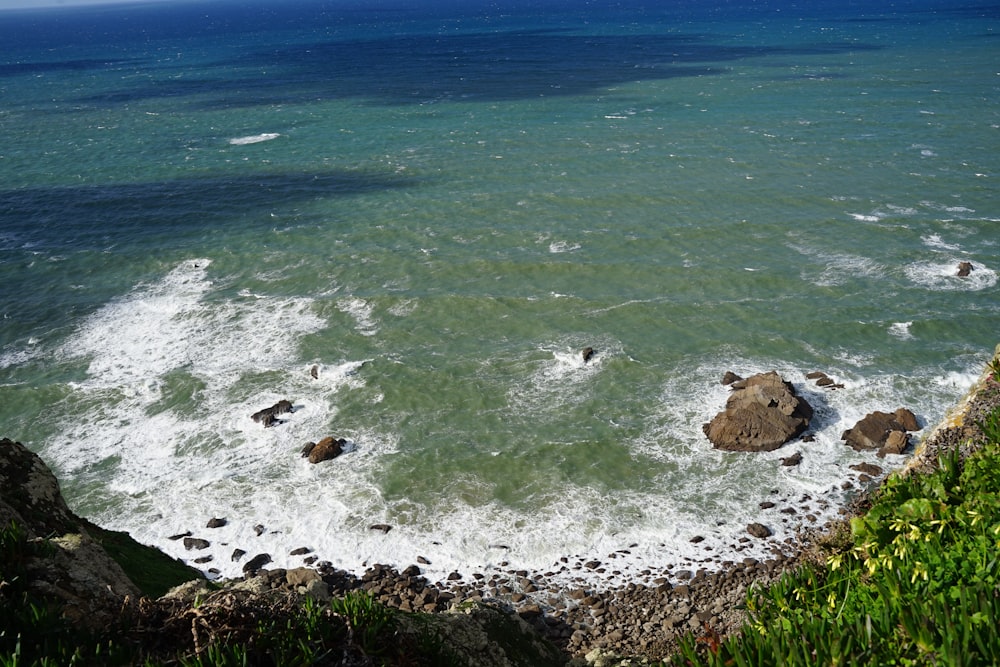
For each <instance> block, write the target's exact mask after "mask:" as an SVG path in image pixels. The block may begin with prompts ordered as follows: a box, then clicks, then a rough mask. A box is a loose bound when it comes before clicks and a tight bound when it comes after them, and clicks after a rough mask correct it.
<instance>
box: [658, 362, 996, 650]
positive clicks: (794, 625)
mask: <svg viewBox="0 0 1000 667" xmlns="http://www.w3.org/2000/svg"><path fill="white" fill-rule="evenodd" d="M995 371H996V373H997V377H995V378H994V379H995V380H996V379H1000V368H997V369H995ZM979 427H980V429H981V430H982V432H983V433H984V435H985V444H984V445H983V446H982V447H981V448H980V449H979V450H978V451H976V452H975V453H973V454H972V455H970V456H969V458H968V459H966V460H965V461H961V460H960V458H959V455H958V453H957V452H952V453H950V454H948V455H947V456H946V457H943V458H942V459H941V460H940V461H939V467H938V470H937V471H936V472H935V473H933V474H928V475H909V476H894V477H892V478H890V479H889V480H888V481H887V482H886V483H885V484H884V485H883V486H882V488H881V489H880V490H879V492H878V493H877V494H876V496H875V497H874V499H873V505H872V507H871V509H870V510H869V511H868V512H867V514H866V515H865V516H863V517H857V518H855V519H853V520H852V521H851V524H850V531H849V534H848V531H847V530H845V531H844V534H843V535H842V539H841V540H840V544H839V545H837V546H834V547H832V548H831V551H830V552H829V553H828V554H827V557H826V559H825V561H824V562H820V563H814V564H810V565H805V566H803V567H801V568H800V569H798V570H796V571H795V572H793V573H790V574H788V575H786V576H785V577H784V578H783V579H782V580H781V581H780V582H779V583H778V584H777V585H774V586H772V587H771V588H769V589H767V590H757V591H753V592H751V594H750V595H749V597H748V602H747V604H748V610H749V615H750V620H749V621H748V623H747V624H746V625H745V626H744V628H743V631H742V633H741V634H740V635H738V636H735V637H732V638H729V639H727V640H725V641H721V640H719V639H718V638H717V637H714V636H707V637H700V638H695V637H687V638H685V640H684V641H683V643H682V649H681V651H680V653H679V654H678V655H677V656H675V657H674V658H673V659H672V660H671V661H670V662H668V663H667V664H671V665H685V666H694V665H710V666H713V667H715V666H720V667H721V666H724V665H725V666H730V665H732V666H749V665H855V664H858V665H862V664H864V665H956V666H959V665H960V666H963V667H967V666H971V665H997V664H1000V634H998V633H997V631H996V629H997V628H998V627H1000V408H998V409H994V410H993V412H991V413H990V414H989V415H988V416H987V417H986V419H984V420H983V421H982V422H980V423H979ZM834 541H835V540H834ZM828 546H829V545H828Z"/></svg>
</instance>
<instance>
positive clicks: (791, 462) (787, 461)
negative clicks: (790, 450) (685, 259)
mask: <svg viewBox="0 0 1000 667" xmlns="http://www.w3.org/2000/svg"><path fill="white" fill-rule="evenodd" d="M800 463H802V452H795V453H794V454H792V455H791V456H786V457H785V458H783V459H781V465H783V466H785V467H791V466H797V465H798V464H800Z"/></svg>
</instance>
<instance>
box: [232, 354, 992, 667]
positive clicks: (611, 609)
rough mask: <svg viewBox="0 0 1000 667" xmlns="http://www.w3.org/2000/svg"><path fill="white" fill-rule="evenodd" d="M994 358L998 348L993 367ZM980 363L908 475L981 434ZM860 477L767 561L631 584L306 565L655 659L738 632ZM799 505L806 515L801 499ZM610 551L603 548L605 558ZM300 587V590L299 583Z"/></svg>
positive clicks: (278, 583)
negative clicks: (434, 578)
mask: <svg viewBox="0 0 1000 667" xmlns="http://www.w3.org/2000/svg"><path fill="white" fill-rule="evenodd" d="M998 362H1000V346H998V348H997V350H996V352H995V354H994V357H993V360H992V361H991V364H994V363H998ZM990 375H991V369H990V367H989V366H987V368H986V370H985V371H984V372H983V374H982V376H981V378H980V379H979V381H978V382H977V383H976V384H975V386H974V387H973V388H972V389H971V390H970V391H969V392H968V394H967V395H966V397H965V398H964V399H963V400H962V401H961V402H960V404H959V405H958V406H957V407H956V408H955V409H954V410H952V411H951V412H950V413H949V414H948V416H947V417H946V418H945V420H944V421H943V422H942V423H941V424H940V425H938V426H937V427H936V428H934V429H932V430H931V431H929V432H928V433H927V434H926V436H925V437H924V438H923V440H922V441H921V442H920V443H919V444H918V445H917V447H916V449H915V452H914V454H913V455H912V457H911V459H910V462H909V463H908V464H907V466H906V467H905V468H904V471H903V472H904V473H906V472H920V471H921V470H928V469H931V468H933V467H934V466H935V465H936V461H937V457H938V456H939V455H940V454H942V453H943V452H945V451H950V450H955V449H958V450H959V451H960V453H961V454H962V455H963V456H964V455H967V454H968V453H969V452H970V451H972V449H974V447H975V444H974V443H975V442H976V441H977V440H980V439H981V436H982V433H981V431H979V428H978V426H977V422H978V421H979V420H981V419H982V418H983V417H984V416H985V415H986V414H987V413H988V412H989V411H991V410H992V409H994V408H995V407H997V406H1000V387H998V386H997V385H996V383H995V382H992V381H990V379H989V378H990ZM853 468H854V470H855V471H856V473H857V475H858V486H859V489H860V490H859V493H858V496H857V497H856V498H855V500H854V502H853V503H852V504H851V506H849V507H846V508H843V509H842V510H841V513H842V514H843V518H842V519H841V520H839V521H836V522H832V523H831V524H827V525H822V526H814V527H805V528H803V529H802V530H800V531H799V533H798V535H797V537H796V538H795V539H794V540H788V541H786V542H785V543H781V544H780V545H774V547H773V549H774V551H775V555H774V557H773V558H770V559H767V560H758V559H754V558H747V559H744V560H742V561H740V562H731V561H724V562H722V563H719V564H718V565H721V569H718V570H717V571H709V570H708V569H697V570H672V571H669V572H664V573H663V574H662V576H656V573H651V572H649V571H645V572H643V574H645V575H646V576H647V579H648V578H649V577H652V579H651V581H650V583H629V584H627V585H624V586H619V587H615V588H611V589H609V590H596V589H595V588H593V587H590V586H587V585H586V584H585V583H584V582H585V578H583V577H581V578H580V579H579V580H578V585H576V586H573V585H570V586H566V585H565V584H562V583H558V584H557V583H553V582H552V581H551V577H552V576H553V574H554V573H552V572H548V573H542V572H528V571H525V570H502V571H500V572H497V573H494V574H492V575H491V576H489V577H487V576H486V575H483V574H476V575H473V576H472V577H471V578H470V579H471V581H466V580H465V578H463V577H462V576H461V575H459V574H458V573H455V574H453V575H451V577H450V578H449V580H448V581H445V582H431V581H428V580H427V579H426V578H425V577H424V576H423V575H422V573H421V569H420V567H419V565H412V566H410V567H407V568H405V569H403V570H402V571H398V570H397V569H394V568H392V567H390V566H387V565H374V566H372V567H371V568H369V569H368V570H367V571H366V572H365V573H364V574H363V575H362V576H360V577H356V576H354V575H352V574H349V573H346V572H343V571H339V570H336V569H334V568H331V567H329V565H327V564H323V563H319V564H315V565H314V566H313V567H314V568H315V569H314V571H315V573H316V576H317V577H318V578H319V579H320V580H322V582H323V583H324V584H325V586H326V587H328V588H329V591H330V592H331V593H332V594H334V595H338V594H343V593H344V592H346V591H348V590H354V589H363V590H366V591H368V592H369V593H371V594H372V595H373V596H375V597H376V598H377V599H378V600H380V601H381V602H383V603H384V604H386V605H389V606H392V607H396V608H399V609H402V610H404V611H422V612H428V613H440V612H444V611H446V610H448V609H450V608H453V607H454V606H455V605H457V604H461V603H463V602H465V603H486V604H491V605H498V606H500V607H502V608H505V609H507V610H509V611H510V612H512V613H516V614H517V615H518V616H520V618H522V619H523V620H525V621H526V622H528V623H529V624H531V625H532V626H533V627H534V628H535V629H536V630H537V631H539V632H540V633H541V634H542V635H543V636H545V637H547V638H548V639H549V640H550V641H552V642H553V643H554V644H555V645H556V646H558V647H559V648H560V649H561V650H562V651H563V652H564V653H565V654H566V655H567V656H568V657H571V658H576V659H578V660H581V661H586V662H593V661H594V660H597V659H598V656H605V657H604V658H602V659H603V660H605V662H606V658H607V656H615V655H618V656H632V657H642V658H647V659H650V660H656V659H661V658H663V657H664V656H666V655H668V654H670V653H671V652H673V651H674V650H675V649H676V648H677V645H678V640H679V639H680V637H682V636H683V635H685V634H687V633H689V632H693V633H697V634H702V635H706V636H715V637H718V636H725V635H728V634H731V633H733V632H736V631H738V630H739V628H740V626H741V624H742V623H743V621H744V620H745V618H746V614H745V611H744V609H743V603H744V601H745V598H746V592H747V590H748V588H749V587H750V586H752V585H761V586H766V585H767V584H769V583H771V582H773V581H775V580H777V579H778V578H780V577H781V575H782V574H784V573H785V572H786V571H788V570H789V569H791V568H794V567H796V566H798V565H799V564H801V563H802V562H803V561H807V560H810V559H813V558H816V557H817V555H816V554H817V549H818V545H822V543H823V541H824V540H825V539H826V538H827V537H828V536H829V535H830V534H831V533H833V532H835V531H836V530H837V528H838V527H842V526H843V525H845V524H846V522H847V520H848V519H849V518H850V517H852V516H856V515H858V514H861V513H863V512H864V511H865V509H866V508H867V506H868V498H869V494H870V493H871V492H873V491H874V490H876V489H877V488H878V484H879V481H880V479H881V478H883V477H884V474H883V471H882V470H881V469H880V468H878V467H877V466H871V465H870V464H861V465H858V466H853ZM801 500H802V505H803V506H804V509H805V511H808V504H807V503H808V500H810V499H808V498H803V499H801ZM774 509H775V511H776V512H785V513H792V514H794V513H797V512H799V511H802V510H803V507H800V508H799V509H798V510H797V509H796V508H795V507H794V504H793V505H789V506H786V507H783V508H778V507H777V506H774ZM614 555H615V554H609V557H611V558H613V557H614ZM563 562H564V563H565V564H567V566H570V567H575V568H577V569H579V568H581V566H582V567H583V568H587V569H597V568H602V567H607V566H608V565H607V564H604V563H600V562H597V561H591V562H587V563H582V564H581V563H572V561H570V560H569V559H563ZM297 572H298V570H290V571H286V570H280V569H277V570H269V571H261V572H259V573H252V572H248V573H247V576H246V579H248V580H257V581H258V582H259V583H260V585H264V586H267V587H271V588H273V589H289V588H291V589H296V586H295V585H293V584H290V583H289V582H290V581H293V580H296V579H297V578H298V577H300V576H301V575H300V574H293V573H297ZM297 590H298V591H299V592H300V593H304V592H306V589H305V588H303V587H302V586H298V587H297Z"/></svg>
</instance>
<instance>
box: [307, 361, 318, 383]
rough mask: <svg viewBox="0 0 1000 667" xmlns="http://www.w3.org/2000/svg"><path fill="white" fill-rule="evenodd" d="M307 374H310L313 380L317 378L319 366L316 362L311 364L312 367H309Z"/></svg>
mask: <svg viewBox="0 0 1000 667" xmlns="http://www.w3.org/2000/svg"><path fill="white" fill-rule="evenodd" d="M309 375H311V376H312V379H313V380H318V379H319V366H318V365H316V364H313V367H312V368H310V369H309Z"/></svg>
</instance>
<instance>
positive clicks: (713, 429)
mask: <svg viewBox="0 0 1000 667" xmlns="http://www.w3.org/2000/svg"><path fill="white" fill-rule="evenodd" d="M730 387H731V388H732V390H733V393H732V394H731V395H730V396H729V400H727V401H726V409H725V410H723V411H722V412H720V413H719V414H717V415H716V416H715V418H713V419H712V421H711V422H709V423H707V424H705V425H704V427H703V430H704V432H705V435H706V436H707V437H708V439H709V440H710V441H711V442H712V444H713V445H714V446H715V447H716V448H717V449H725V450H729V451H738V452H761V451H771V450H773V449H777V448H778V447H781V446H782V445H783V444H785V443H786V442H788V441H789V440H791V439H792V438H794V437H796V436H798V435H800V434H802V433H803V432H804V431H805V430H806V429H807V428H808V427H809V420H810V419H812V415H813V410H812V406H810V405H809V403H807V402H806V401H805V399H803V398H800V397H799V396H798V395H796V393H795V388H794V387H792V384H791V383H790V382H785V381H784V380H782V379H781V376H780V375H778V374H777V373H776V372H774V371H771V372H770V373H760V374H758V375H754V376H752V377H750V378H747V379H746V380H738V381H734V382H733V383H732V384H731V385H730Z"/></svg>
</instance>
